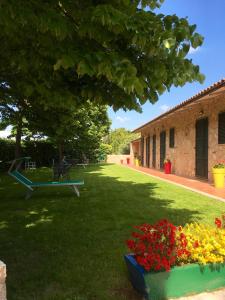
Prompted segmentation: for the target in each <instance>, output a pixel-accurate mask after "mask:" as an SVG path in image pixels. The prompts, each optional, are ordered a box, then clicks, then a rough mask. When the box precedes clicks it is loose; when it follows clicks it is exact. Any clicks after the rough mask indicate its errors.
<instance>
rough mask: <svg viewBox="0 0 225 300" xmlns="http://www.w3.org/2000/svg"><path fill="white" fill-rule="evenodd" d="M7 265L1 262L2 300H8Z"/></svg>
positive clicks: (0, 293) (0, 284) (0, 290)
mask: <svg viewBox="0 0 225 300" xmlns="http://www.w3.org/2000/svg"><path fill="white" fill-rule="evenodd" d="M5 280H6V265H5V264H4V263H3V262H2V261H0V300H6V285H5Z"/></svg>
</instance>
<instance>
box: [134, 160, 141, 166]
mask: <svg viewBox="0 0 225 300" xmlns="http://www.w3.org/2000/svg"><path fill="white" fill-rule="evenodd" d="M134 164H135V166H136V167H139V166H140V164H139V159H137V158H135V159H134Z"/></svg>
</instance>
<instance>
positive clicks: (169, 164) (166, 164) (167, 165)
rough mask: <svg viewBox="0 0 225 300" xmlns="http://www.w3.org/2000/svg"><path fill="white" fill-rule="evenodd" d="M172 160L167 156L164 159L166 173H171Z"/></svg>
mask: <svg viewBox="0 0 225 300" xmlns="http://www.w3.org/2000/svg"><path fill="white" fill-rule="evenodd" d="M171 167H172V165H171V161H170V160H169V159H168V158H167V159H165V160H164V173H165V174H171Z"/></svg>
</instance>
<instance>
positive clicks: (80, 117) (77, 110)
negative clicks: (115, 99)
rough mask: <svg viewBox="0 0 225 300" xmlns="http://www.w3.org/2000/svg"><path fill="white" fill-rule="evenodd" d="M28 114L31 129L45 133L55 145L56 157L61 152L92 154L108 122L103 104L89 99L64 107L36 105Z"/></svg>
mask: <svg viewBox="0 0 225 300" xmlns="http://www.w3.org/2000/svg"><path fill="white" fill-rule="evenodd" d="M28 118H29V123H30V125H29V127H30V129H31V131H32V132H33V133H34V132H36V133H38V134H40V135H42V136H46V137H48V138H49V139H50V140H51V141H52V142H53V144H55V145H57V147H58V151H59V159H60V160H62V158H63V156H64V154H65V152H69V153H75V154H76V155H78V156H82V155H85V156H87V157H90V156H92V157H94V154H95V152H96V151H97V150H98V149H99V147H100V144H101V142H102V138H103V136H105V135H106V134H107V133H108V130H109V126H110V121H109V119H108V115H107V107H106V106H100V105H94V104H93V103H91V102H90V101H87V102H86V103H84V104H82V105H77V107H74V106H71V107H67V108H61V107H60V108H58V107H55V108H54V109H53V108H51V109H44V108H43V107H40V106H39V108H38V109H36V110H35V113H34V114H32V112H31V114H30V115H29V117H28ZM74 149H75V150H74Z"/></svg>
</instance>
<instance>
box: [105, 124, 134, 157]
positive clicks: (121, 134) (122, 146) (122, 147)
mask: <svg viewBox="0 0 225 300" xmlns="http://www.w3.org/2000/svg"><path fill="white" fill-rule="evenodd" d="M138 137H139V135H138V134H136V133H132V132H131V131H129V130H126V129H125V128H117V129H114V130H112V131H111V132H110V133H109V135H107V136H106V137H105V142H107V143H108V144H109V145H111V146H112V153H113V154H129V153H130V142H131V141H132V140H134V139H136V138H138Z"/></svg>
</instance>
